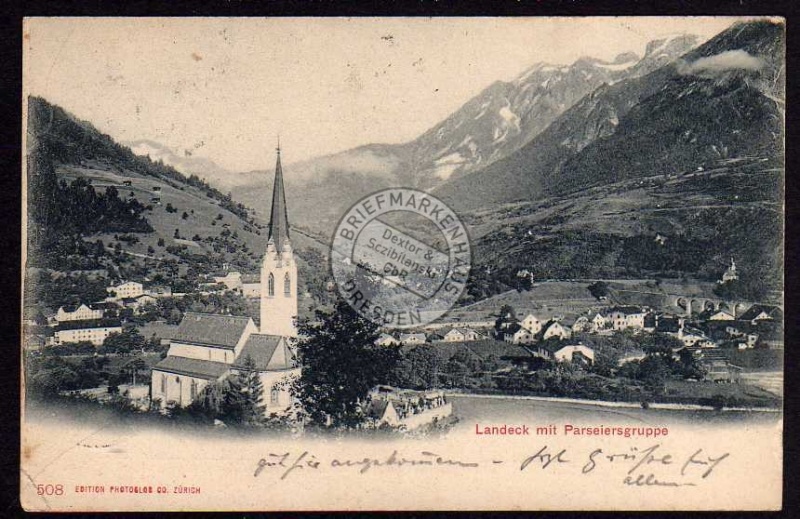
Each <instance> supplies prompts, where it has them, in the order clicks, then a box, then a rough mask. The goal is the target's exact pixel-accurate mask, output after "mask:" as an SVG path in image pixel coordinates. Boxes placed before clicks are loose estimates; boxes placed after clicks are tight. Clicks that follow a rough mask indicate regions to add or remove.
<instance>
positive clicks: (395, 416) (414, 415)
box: [365, 386, 453, 430]
mask: <svg viewBox="0 0 800 519" xmlns="http://www.w3.org/2000/svg"><path fill="white" fill-rule="evenodd" d="M451 414H453V406H452V404H450V403H449V402H448V401H447V398H446V397H445V395H444V392H442V391H439V390H433V391H413V390H410V389H397V388H394V387H390V386H377V387H375V388H374V389H373V390H372V391H370V393H369V395H368V397H367V404H366V406H365V415H366V416H367V418H368V422H367V424H368V425H372V426H377V427H380V426H382V425H387V426H390V427H398V428H401V429H403V430H413V429H416V428H418V427H420V426H422V425H426V424H430V423H434V422H437V421H440V420H443V419H445V418H447V417H448V416H450V415H451Z"/></svg>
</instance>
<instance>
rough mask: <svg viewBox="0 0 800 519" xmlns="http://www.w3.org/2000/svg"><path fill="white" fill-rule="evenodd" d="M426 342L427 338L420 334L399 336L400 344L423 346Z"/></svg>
mask: <svg viewBox="0 0 800 519" xmlns="http://www.w3.org/2000/svg"><path fill="white" fill-rule="evenodd" d="M426 342H428V338H427V336H426V335H425V334H424V333H421V332H417V333H401V334H400V343H401V344H425V343H426Z"/></svg>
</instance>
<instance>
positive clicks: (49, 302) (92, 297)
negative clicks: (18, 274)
mask: <svg viewBox="0 0 800 519" xmlns="http://www.w3.org/2000/svg"><path fill="white" fill-rule="evenodd" d="M106 286H108V280H107V279H106V278H103V277H96V278H95V277H90V276H88V275H86V274H85V273H81V274H76V275H57V274H55V273H52V272H47V271H45V270H39V271H33V272H32V273H31V276H30V278H29V279H28V281H27V283H26V286H25V290H26V291H29V292H28V293H27V294H26V300H29V301H36V302H38V303H39V304H41V305H43V306H48V307H51V308H53V309H57V308H58V307H59V306H62V305H74V304H78V303H83V302H87V301H102V300H103V299H105V297H106V296H107V295H108V293H107V292H106ZM28 296H30V299H28Z"/></svg>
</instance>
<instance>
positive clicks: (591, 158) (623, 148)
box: [62, 20, 786, 298]
mask: <svg viewBox="0 0 800 519" xmlns="http://www.w3.org/2000/svg"><path fill="white" fill-rule="evenodd" d="M697 43H698V42H697V39H696V38H695V37H692V36H685V35H681V36H676V37H672V38H667V39H661V40H657V41H653V42H651V43H650V44H649V45H648V46H647V49H646V51H645V55H644V56H642V57H641V58H639V57H638V56H635V55H633V54H630V53H627V54H621V55H619V56H617V58H616V59H614V60H613V61H611V62H605V61H601V60H597V59H592V58H581V59H579V60H577V61H576V62H575V63H573V64H571V65H569V66H556V65H548V64H543V63H539V64H536V65H534V66H532V67H531V68H529V69H528V70H527V71H525V72H524V73H523V74H522V75H520V76H519V77H518V78H516V79H515V80H513V81H511V82H497V83H494V84H492V85H490V86H489V87H488V88H486V89H485V90H484V91H483V92H481V93H480V94H479V95H478V96H476V97H475V98H474V99H472V100H470V101H468V102H467V103H466V104H465V105H464V106H462V107H461V108H460V109H459V110H457V111H456V112H455V113H453V114H452V115H451V116H450V117H448V118H446V119H445V120H444V121H442V122H440V123H439V124H437V125H435V126H434V127H433V128H431V129H429V130H428V131H426V132H424V133H423V134H422V135H420V136H419V137H418V138H417V139H415V140H413V141H411V142H408V143H404V144H369V145H365V146H361V147H358V148H354V149H352V150H347V151H344V152H341V153H337V154H333V155H328V156H325V157H319V158H315V159H312V160H309V161H305V162H302V163H295V164H286V165H284V171H285V182H286V195H287V205H288V207H289V208H290V221H292V223H293V225H295V226H298V227H301V228H305V229H307V230H308V231H309V232H310V233H311V234H313V235H314V236H317V237H319V236H325V235H328V236H329V235H330V233H331V232H332V230H333V229H334V227H335V225H336V224H337V222H338V219H339V217H340V216H341V215H342V214H344V212H345V210H346V208H347V207H349V206H350V205H351V204H353V203H354V202H355V201H357V200H358V199H360V198H361V197H363V196H365V195H367V194H368V193H370V192H373V191H376V190H378V189H382V188H386V187H390V186H411V187H416V188H418V189H424V190H427V191H429V192H431V193H433V194H434V195H436V196H438V197H440V198H442V199H444V200H445V201H447V202H448V204H450V205H451V206H452V207H453V208H454V209H455V210H456V211H457V212H458V213H459V215H460V216H461V217H462V219H463V220H464V221H465V222H466V224H467V226H468V227H469V230H470V234H471V237H472V239H473V250H474V264H475V268H474V270H473V272H474V273H475V274H474V279H473V283H472V285H473V286H472V287H471V292H470V297H473V298H480V297H484V296H486V295H490V294H491V293H497V291H501V290H505V289H508V288H509V287H513V286H515V283H516V281H515V280H516V279H517V278H518V274H519V273H520V272H528V273H530V274H531V275H532V276H534V277H535V278H550V277H553V278H556V277H557V278H576V277H632V276H633V277H658V276H662V277H663V276H666V277H675V276H687V275H689V276H699V277H700V278H703V279H708V280H713V279H715V277H716V276H718V274H719V272H721V271H722V270H724V268H725V267H726V265H727V264H729V262H730V258H731V257H735V258H736V262H737V264H739V265H741V268H742V272H743V276H744V277H749V278H750V279H753V280H756V281H757V282H758V283H759V284H760V285H769V286H770V287H777V286H779V285H780V282H781V279H782V246H783V234H782V208H783V178H784V173H783V172H784V169H783V166H784V165H783V152H784V143H783V135H784V133H783V120H784V110H785V106H784V101H783V100H784V96H785V93H784V84H785V81H786V73H785V68H784V65H783V64H784V62H785V59H784V55H785V27H784V26H783V25H781V24H778V23H773V22H772V21H770V20H760V21H750V22H744V23H739V24H736V25H734V26H732V27H731V28H729V29H727V30H725V31H723V32H722V33H720V34H719V35H717V36H716V37H714V38H712V39H710V40H709V41H707V42H705V43H703V44H701V45H699V46H698V45H697ZM106 139H107V138H106ZM130 144H131V146H132V149H134V151H136V152H137V153H140V154H147V155H149V156H150V158H151V159H152V160H154V161H161V162H163V163H164V164H167V165H172V166H174V167H175V168H177V169H179V170H182V171H183V173H186V174H197V175H198V176H205V177H206V178H209V179H210V180H211V181H212V182H216V183H217V185H218V186H219V187H221V188H223V189H225V190H226V191H227V190H230V191H231V193H232V197H233V199H234V200H236V201H237V202H242V203H244V204H245V205H247V206H250V207H252V208H254V209H255V211H256V213H257V214H258V215H259V216H260V217H261V221H264V219H265V217H266V212H267V204H265V203H264V201H265V200H269V199H270V195H271V193H270V187H269V186H271V182H270V179H271V178H272V172H271V171H269V172H267V171H264V172H260V171H252V172H246V173H241V174H231V173H230V172H225V171H224V170H223V169H222V168H219V166H217V165H216V164H214V163H213V162H212V161H206V160H203V159H197V158H196V157H193V156H190V155H189V154H187V153H186V152H182V153H178V152H175V151H174V150H169V149H167V148H165V147H163V146H160V145H158V144H157V143H154V142H152V141H138V142H136V143H130ZM65 149H72V148H65ZM70 160H71V161H72V162H75V158H71V159H70ZM112 161H113V160H112ZM62 162H64V160H62ZM67 162H69V161H67ZM203 172H205V173H203ZM216 177H219V178H218V179H217V178H216ZM223 179H224V180H223ZM170 225H172V224H171V223H170ZM762 292H763V291H762Z"/></svg>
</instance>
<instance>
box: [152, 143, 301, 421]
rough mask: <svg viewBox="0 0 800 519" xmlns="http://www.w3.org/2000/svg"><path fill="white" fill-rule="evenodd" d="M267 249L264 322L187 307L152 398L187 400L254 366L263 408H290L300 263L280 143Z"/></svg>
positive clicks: (158, 368) (296, 370) (155, 372)
mask: <svg viewBox="0 0 800 519" xmlns="http://www.w3.org/2000/svg"><path fill="white" fill-rule="evenodd" d="M272 192H273V197H272V207H271V212H270V226H269V229H270V230H269V235H268V237H267V250H266V252H265V254H264V259H263V262H262V266H261V279H262V282H261V288H262V290H261V305H260V306H261V308H260V326H259V327H257V326H256V325H255V323H254V321H253V320H252V319H251V318H249V317H244V316H230V315H213V314H201V313H191V312H188V313H186V315H185V316H184V318H183V320H182V321H181V323H180V324H179V325H178V328H177V330H176V331H175V332H173V334H172V339H171V340H170V346H169V350H168V352H167V356H166V357H165V358H164V359H163V360H162V361H161V362H159V363H158V364H156V365H155V366H153V369H152V374H151V380H150V388H151V398H152V399H154V400H155V399H158V400H160V401H161V404H162V406H166V405H167V404H169V403H170V402H174V404H175V405H178V406H181V407H185V406H187V405H189V404H190V403H192V402H193V401H194V400H195V399H196V398H197V397H198V396H199V395H200V393H201V392H202V391H203V389H204V388H205V387H206V386H207V385H208V384H211V383H214V382H217V381H222V380H224V379H225V378H227V377H230V376H234V375H236V374H240V373H243V372H245V371H249V370H251V369H252V370H253V371H255V372H256V373H257V374H258V377H259V379H260V381H261V384H262V386H263V388H264V395H263V404H264V406H265V414H266V415H272V414H277V415H286V414H289V413H291V409H292V405H293V397H292V395H291V392H290V389H289V386H290V384H291V382H292V380H294V379H295V378H296V377H298V376H299V375H300V367H299V366H298V365H297V362H296V358H295V357H296V356H295V352H294V340H295V338H296V337H297V328H296V324H295V319H296V317H297V285H298V279H297V263H296V261H295V258H294V254H293V252H292V246H291V241H290V239H289V222H288V218H287V210H286V196H285V193H284V187H283V172H282V169H281V160H280V149H279V150H278V158H277V163H276V166H275V183H274V187H273V191H272Z"/></svg>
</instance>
